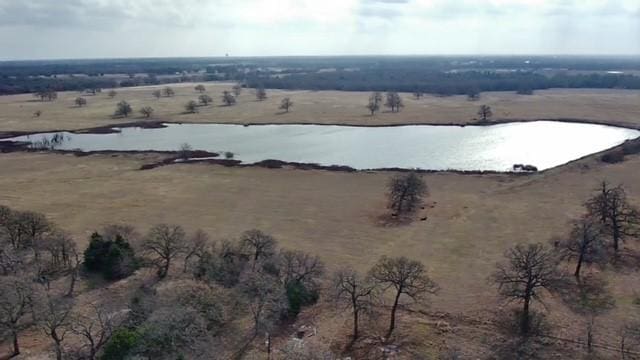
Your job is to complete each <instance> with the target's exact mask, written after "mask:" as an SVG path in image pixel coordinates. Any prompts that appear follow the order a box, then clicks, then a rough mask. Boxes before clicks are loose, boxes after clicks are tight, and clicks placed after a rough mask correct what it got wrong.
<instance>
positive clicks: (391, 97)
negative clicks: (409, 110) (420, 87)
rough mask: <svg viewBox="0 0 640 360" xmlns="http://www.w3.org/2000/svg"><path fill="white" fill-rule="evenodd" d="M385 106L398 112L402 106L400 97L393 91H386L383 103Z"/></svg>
mask: <svg viewBox="0 0 640 360" xmlns="http://www.w3.org/2000/svg"><path fill="white" fill-rule="evenodd" d="M384 105H385V106H386V107H389V108H391V112H399V111H400V108H401V107H404V104H403V103H402V98H401V97H400V95H399V94H398V93H397V92H395V91H390V92H388V93H387V101H386V102H385V104H384Z"/></svg>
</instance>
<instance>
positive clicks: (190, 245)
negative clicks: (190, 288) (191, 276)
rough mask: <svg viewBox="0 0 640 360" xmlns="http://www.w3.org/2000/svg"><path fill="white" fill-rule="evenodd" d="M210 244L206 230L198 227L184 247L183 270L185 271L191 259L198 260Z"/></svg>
mask: <svg viewBox="0 0 640 360" xmlns="http://www.w3.org/2000/svg"><path fill="white" fill-rule="evenodd" d="M209 244H210V240H209V235H207V233H206V232H204V231H202V230H200V229H198V230H197V231H196V232H195V233H194V234H193V235H192V236H191V237H190V238H189V239H188V240H187V245H186V248H185V256H184V269H183V272H187V270H188V268H189V266H190V264H191V260H193V259H196V260H198V261H199V260H200V259H201V258H202V257H203V256H205V253H206V252H207V250H208V247H209Z"/></svg>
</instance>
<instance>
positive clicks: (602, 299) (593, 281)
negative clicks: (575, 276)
mask: <svg viewBox="0 0 640 360" xmlns="http://www.w3.org/2000/svg"><path fill="white" fill-rule="evenodd" d="M564 292H565V295H564V299H563V300H564V301H565V303H566V304H567V305H568V306H569V308H570V309H571V310H572V311H573V312H574V313H576V314H578V315H581V316H582V317H584V318H585V325H586V326H585V327H586V340H587V341H586V342H587V350H588V351H589V352H592V351H593V339H594V329H595V322H596V319H597V318H598V317H599V316H601V315H603V314H605V313H607V312H609V311H610V310H611V309H613V308H614V307H615V299H614V298H613V296H612V295H611V293H610V292H609V289H608V286H607V282H606V281H605V280H604V279H602V278H600V277H595V276H593V275H591V276H588V277H586V278H585V279H583V280H582V281H580V282H578V283H576V284H575V285H574V286H568V287H567V289H564Z"/></svg>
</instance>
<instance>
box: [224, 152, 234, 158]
mask: <svg viewBox="0 0 640 360" xmlns="http://www.w3.org/2000/svg"><path fill="white" fill-rule="evenodd" d="M233 156H234V154H233V153H232V152H231V151H227V152H225V153H224V157H225V158H226V159H233Z"/></svg>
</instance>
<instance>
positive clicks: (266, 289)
mask: <svg viewBox="0 0 640 360" xmlns="http://www.w3.org/2000/svg"><path fill="white" fill-rule="evenodd" d="M239 291H240V293H241V294H242V295H243V297H244V298H245V299H246V300H247V303H248V307H249V311H250V312H251V317H252V319H253V329H254V336H257V335H258V334H259V333H260V332H261V331H266V332H270V330H271V328H272V327H273V326H274V325H275V324H276V323H277V322H278V321H279V319H280V318H281V316H282V314H283V313H284V312H285V311H286V308H287V305H286V303H287V301H286V295H285V292H284V288H283V287H282V285H281V284H280V282H278V281H277V279H276V278H275V277H274V276H272V275H269V274H266V273H263V272H257V271H249V272H246V273H245V274H244V275H243V277H242V279H241V280H240V285H239Z"/></svg>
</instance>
